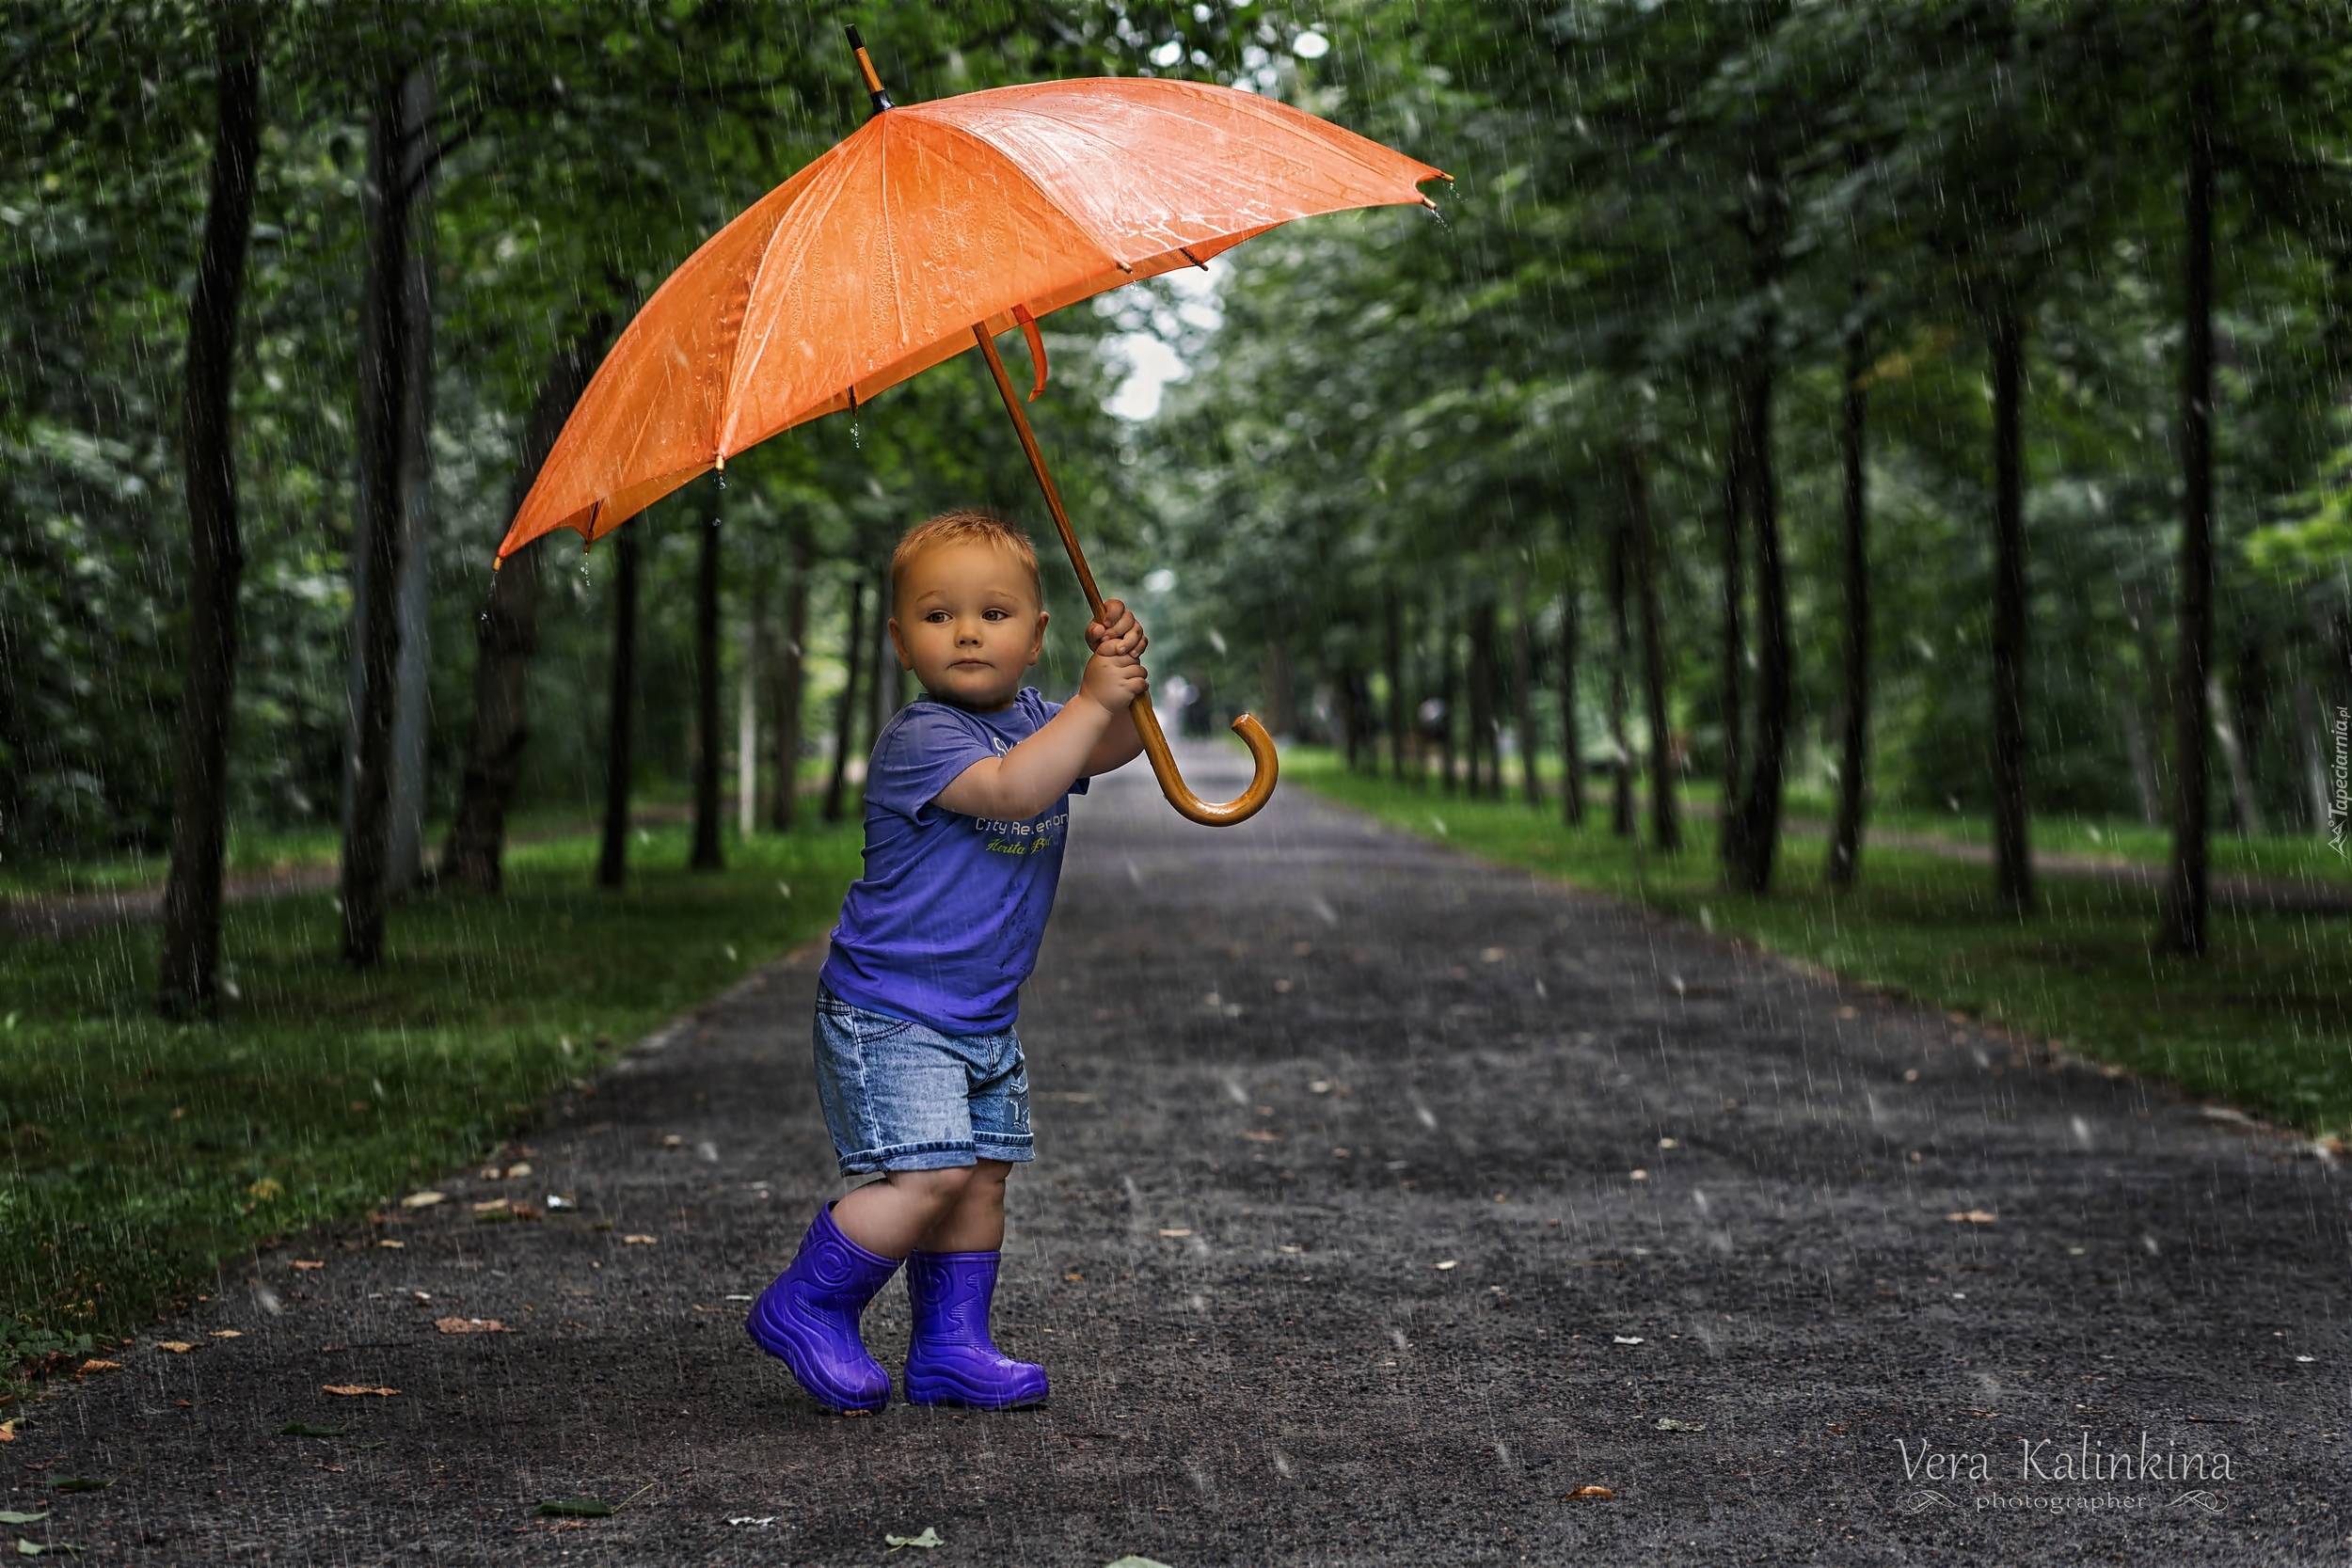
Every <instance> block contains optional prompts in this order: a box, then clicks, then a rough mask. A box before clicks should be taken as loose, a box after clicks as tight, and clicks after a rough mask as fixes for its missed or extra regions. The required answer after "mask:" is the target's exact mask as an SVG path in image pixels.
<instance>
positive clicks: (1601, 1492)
mask: <svg viewBox="0 0 2352 1568" xmlns="http://www.w3.org/2000/svg"><path fill="white" fill-rule="evenodd" d="M1615 1496H1616V1494H1615V1493H1614V1492H1612V1491H1610V1490H1609V1488H1607V1487H1606V1486H1580V1487H1578V1488H1577V1489H1576V1490H1575V1491H1573V1492H1571V1493H1569V1494H1568V1497H1569V1498H1570V1499H1574V1498H1577V1497H1591V1498H1594V1499H1596V1500H1599V1499H1605V1498H1609V1497H1615Z"/></svg>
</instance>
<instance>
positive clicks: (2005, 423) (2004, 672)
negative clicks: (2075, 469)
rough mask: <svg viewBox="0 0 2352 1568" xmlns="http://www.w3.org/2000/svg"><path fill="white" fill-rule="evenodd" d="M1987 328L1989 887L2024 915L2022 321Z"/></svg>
mask: <svg viewBox="0 0 2352 1568" xmlns="http://www.w3.org/2000/svg"><path fill="white" fill-rule="evenodd" d="M1987 328H1988V332H1987V335H1988V337H1989V338H1990V340H1991V346H1992V350H1993V866H1994V890H1995V891H1996V893H1997V894H1998V895H1999V896H2000V899H2001V901H2002V902H2003V903H2005V904H2007V905H2008V906H2009V907H2010V909H2011V910H2013V911H2017V912H2018V913H2020V914H2025V913H2029V912H2031V911H2032V910H2033V908H2034V886H2033V859H2032V851H2031V850H2030V848H2029V847H2028V846H2027V843H2026V811H2027V804H2026V518H2025V489H2026V473H2025V469H2026V454H2025V442H2024V435H2023V429H2022V420H2023V413H2024V410H2023V404H2024V398H2025V374H2026V322H2025V317H2024V316H2023V315H2022V314H2021V313H2020V312H2019V310H2018V309H2017V308H2016V306H2015V304H2014V303H2013V302H2010V301H2008V300H2004V301H2002V302H2001V303H2000V304H1999V305H1998V306H1997V307H1996V308H1995V309H1994V312H1993V315H1992V318H1991V320H1990V322H1989V323H1988V324H1987ZM2199 689H2200V690H2202V686H2200V688H2199Z"/></svg>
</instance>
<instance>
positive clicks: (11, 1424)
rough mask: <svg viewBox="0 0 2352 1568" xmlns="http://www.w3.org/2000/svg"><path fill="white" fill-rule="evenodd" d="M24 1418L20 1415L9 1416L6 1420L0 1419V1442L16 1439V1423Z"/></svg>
mask: <svg viewBox="0 0 2352 1568" xmlns="http://www.w3.org/2000/svg"><path fill="white" fill-rule="evenodd" d="M23 1419H24V1417H22V1416H11V1417H9V1418H8V1419H7V1420H5V1421H0V1443H13V1442H15V1441H16V1423H17V1422H19V1421H21V1420H23Z"/></svg>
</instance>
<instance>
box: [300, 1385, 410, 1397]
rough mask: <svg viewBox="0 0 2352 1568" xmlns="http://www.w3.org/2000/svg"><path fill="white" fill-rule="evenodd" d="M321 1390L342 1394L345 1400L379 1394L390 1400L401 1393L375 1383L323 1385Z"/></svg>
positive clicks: (320, 1386)
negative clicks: (363, 1395)
mask: <svg viewBox="0 0 2352 1568" xmlns="http://www.w3.org/2000/svg"><path fill="white" fill-rule="evenodd" d="M319 1388H320V1391H321V1392H323V1393H328V1394H341V1395H343V1396H344V1397H345V1398H356V1397H357V1396H358V1395H361V1394H378V1395H381V1396H383V1397H384V1398H386V1399H389V1398H391V1397H392V1396H393V1395H394V1394H397V1393H399V1392H400V1390H399V1389H397V1388H383V1387H378V1386H376V1385H374V1384H373V1383H322V1384H320V1385H319Z"/></svg>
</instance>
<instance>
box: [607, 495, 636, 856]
mask: <svg viewBox="0 0 2352 1568" xmlns="http://www.w3.org/2000/svg"><path fill="white" fill-rule="evenodd" d="M643 526H644V525H643V524H642V523H640V524H639V527H643ZM636 726H637V529H635V528H624V529H623V530H622V531H620V532H619V533H616V534H614V535H613V536H612V696H611V698H610V699H609V702H608V705H607V707H606V717H605V726H604V852H603V853H602V854H601V855H600V856H598V857H597V860H596V885H597V886H598V887H608V888H615V889H617V888H619V887H621V886H622V885H623V883H624V882H625V881H626V880H627V879H628V796H629V785H630V784H631V783H632V782H633V781H632V779H631V778H630V773H631V771H632V769H633V768H634V767H635V765H636V764H635V759H634V757H632V756H631V754H630V752H631V750H632V748H631V746H630V744H629V743H630V740H631V738H632V737H633V736H634V735H635V733H636Z"/></svg>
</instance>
